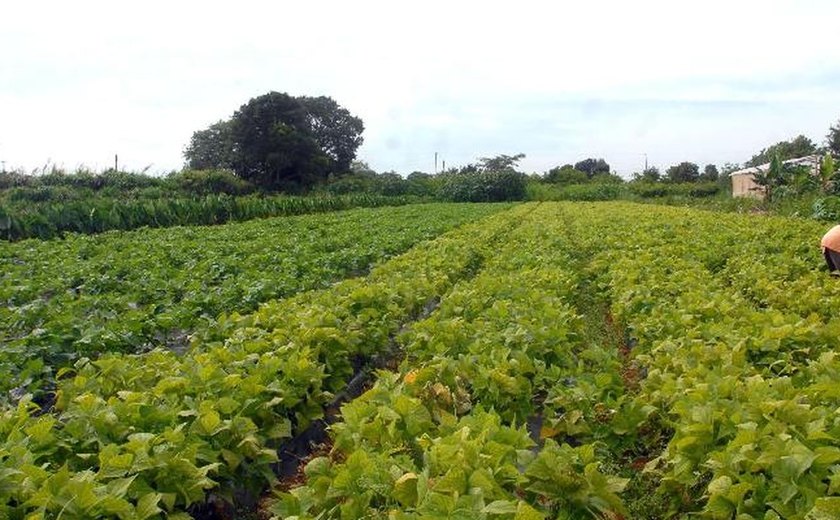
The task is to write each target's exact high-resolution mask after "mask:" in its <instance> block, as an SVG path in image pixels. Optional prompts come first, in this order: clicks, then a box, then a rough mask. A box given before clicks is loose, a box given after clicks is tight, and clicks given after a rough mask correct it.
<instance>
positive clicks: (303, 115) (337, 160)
mask: <svg viewBox="0 0 840 520" xmlns="http://www.w3.org/2000/svg"><path fill="white" fill-rule="evenodd" d="M363 130H364V124H363V123H362V120H361V119H359V118H358V117H355V116H353V115H352V114H350V112H349V111H348V110H347V109H345V108H343V107H341V106H340V105H339V104H338V103H336V102H335V101H334V100H333V99H331V98H329V97H324V96H321V97H307V96H301V97H292V96H290V95H288V94H285V93H280V92H269V93H268V94H265V95H262V96H259V97H256V98H253V99H251V100H250V101H249V102H248V103H246V104H244V105H242V106H241V107H240V108H239V110H237V111H236V112H235V113H234V114H233V116H231V118H230V119H228V120H227V121H219V122H217V123H214V124H213V125H211V126H210V127H208V128H207V129H205V130H199V131H197V132H195V133H194V134H193V136H192V138H191V140H190V144H189V145H188V146H187V148H186V149H185V151H184V157H185V158H186V159H187V161H188V165H189V167H190V168H229V169H232V170H233V171H234V172H235V173H236V175H237V176H239V177H242V178H243V179H246V180H249V181H251V182H253V183H254V184H256V185H258V186H261V187H263V188H268V189H274V190H281V191H290V192H296V191H302V190H306V189H308V188H310V187H312V186H314V185H315V184H318V183H320V182H323V181H325V180H326V179H327V177H328V175H329V174H330V173H342V172H346V171H348V170H349V169H350V163H351V162H352V161H353V159H354V158H355V156H356V150H357V148H358V147H359V146H360V145H361V144H362V136H361V134H362V131H363Z"/></svg>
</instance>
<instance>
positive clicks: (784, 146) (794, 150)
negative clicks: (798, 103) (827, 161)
mask: <svg viewBox="0 0 840 520" xmlns="http://www.w3.org/2000/svg"><path fill="white" fill-rule="evenodd" d="M816 151H817V146H816V145H815V144H814V142H813V141H811V140H810V139H808V138H807V137H805V136H804V135H798V136H796V137H794V138H793V139H791V140H790V141H779V142H778V143H776V144H774V145H771V146H768V147H767V148H765V149H763V150H761V151H760V152H759V153H757V154H756V155H753V156H752V159H750V160H749V161H747V162H746V163H744V164H745V166H759V165H762V164H767V163H769V162H771V160H772V159H773V157H776V156H778V158H779V160H780V161H787V160H788V159H796V158H799V157H805V156H806V155H811V154H813V153H815V152H816Z"/></svg>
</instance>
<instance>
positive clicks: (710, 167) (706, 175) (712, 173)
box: [700, 164, 720, 182]
mask: <svg viewBox="0 0 840 520" xmlns="http://www.w3.org/2000/svg"><path fill="white" fill-rule="evenodd" d="M719 178H720V172H719V171H718V167H717V166H715V165H714V164H707V165H706V166H705V167H704V168H703V173H702V174H700V180H701V181H710V182H714V181H716V180H718V179H719Z"/></svg>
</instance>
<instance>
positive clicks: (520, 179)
mask: <svg viewBox="0 0 840 520" xmlns="http://www.w3.org/2000/svg"><path fill="white" fill-rule="evenodd" d="M525 180H526V177H525V175H523V174H521V173H518V172H515V171H512V170H502V171H477V172H476V171H473V172H463V173H450V174H446V175H445V176H444V180H443V183H442V185H441V188H440V194H439V196H440V197H441V198H443V199H445V200H451V201H454V202H500V201H506V200H522V199H524V198H525Z"/></svg>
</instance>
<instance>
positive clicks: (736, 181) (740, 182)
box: [729, 155, 822, 199]
mask: <svg viewBox="0 0 840 520" xmlns="http://www.w3.org/2000/svg"><path fill="white" fill-rule="evenodd" d="M821 161H822V156H821V155H806V156H805V157H799V158H797V159H789V160H787V161H783V162H782V164H785V165H791V166H807V167H808V168H809V169H810V170H811V173H812V174H813V175H819V172H820V163H821ZM769 169H770V163H764V164H760V165H758V166H751V167H749V168H744V169H743V170H737V171H734V172H732V173H730V174H729V177H730V178H731V179H732V196H733V197H755V198H757V199H763V198H764V195H765V189H764V186H759V185H758V184H757V183H756V182H755V175H756V174H757V173H764V172H766V171H767V170H769Z"/></svg>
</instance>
